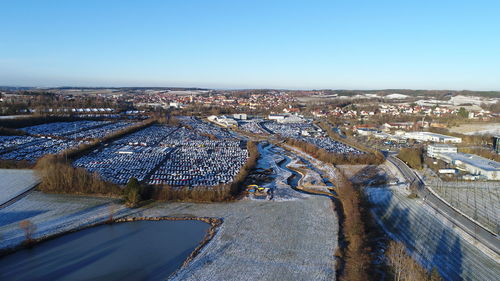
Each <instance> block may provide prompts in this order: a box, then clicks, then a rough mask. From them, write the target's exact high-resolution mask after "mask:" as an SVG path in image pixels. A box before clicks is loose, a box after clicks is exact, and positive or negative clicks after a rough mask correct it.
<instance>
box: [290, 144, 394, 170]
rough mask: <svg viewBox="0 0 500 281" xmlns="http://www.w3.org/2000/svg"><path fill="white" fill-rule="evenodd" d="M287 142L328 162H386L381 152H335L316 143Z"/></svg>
mask: <svg viewBox="0 0 500 281" xmlns="http://www.w3.org/2000/svg"><path fill="white" fill-rule="evenodd" d="M285 143H286V144H288V145H291V146H293V147H296V148H298V149H300V150H302V151H304V152H306V153H308V154H310V155H312V156H313V157H315V158H317V159H318V160H321V161H323V162H326V163H330V164H333V165H345V164H350V165H356V164H364V165H378V164H381V163H382V162H384V160H385V158H384V156H383V155H382V154H381V153H380V154H373V153H362V154H354V153H334V152H329V151H326V150H325V149H323V148H318V147H317V146H315V145H314V144H311V143H308V142H305V141H301V140H297V139H293V138H288V139H286V140H285Z"/></svg>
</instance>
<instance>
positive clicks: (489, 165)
mask: <svg viewBox="0 0 500 281" xmlns="http://www.w3.org/2000/svg"><path fill="white" fill-rule="evenodd" d="M443 154H444V155H446V156H448V157H450V158H451V159H452V160H453V161H456V160H458V161H461V162H463V163H467V164H469V165H473V166H475V167H478V168H480V169H482V170H485V171H499V172H500V163H499V162H496V161H494V160H490V159H487V158H484V157H481V156H477V155H474V154H467V153H443Z"/></svg>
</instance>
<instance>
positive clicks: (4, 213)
mask: <svg viewBox="0 0 500 281" xmlns="http://www.w3.org/2000/svg"><path fill="white" fill-rule="evenodd" d="M278 150H280V149H278ZM282 152H284V151H282ZM263 157H264V158H266V161H269V165H271V166H272V167H273V169H276V171H277V174H278V175H277V177H276V180H275V181H274V182H273V183H271V184H272V185H273V186H272V187H273V188H275V193H274V200H240V201H237V202H232V203H212V204H199V203H198V204H197V203H159V202H158V203H154V204H152V205H148V206H147V207H143V208H140V209H127V208H124V207H123V206H122V205H118V202H117V201H116V200H112V199H106V198H93V197H83V196H68V195H55V194H44V193H41V192H37V191H35V192H32V193H29V194H28V195H27V196H26V197H23V198H22V199H20V200H19V201H16V202H15V203H14V204H12V205H10V206H7V207H5V208H3V209H0V249H1V248H6V247H12V246H15V245H18V244H19V243H21V242H22V241H23V239H24V235H23V232H22V231H21V229H20V228H19V222H21V221H23V220H30V221H31V222H32V223H33V224H34V225H35V226H36V232H35V234H34V238H40V237H44V236H50V235H53V234H58V233H63V232H65V231H68V230H72V229H77V228H79V227H83V226H86V225H91V224H93V223H96V222H102V221H105V220H106V219H108V217H109V215H110V213H114V218H119V217H123V216H131V217H157V216H170V217H193V216H199V217H217V218H221V219H223V224H222V225H221V226H220V227H219V229H218V231H217V233H216V235H215V237H214V238H213V239H212V240H211V241H210V242H209V243H208V244H207V245H206V246H205V247H204V248H203V249H202V251H201V252H200V253H199V254H198V256H196V257H195V259H194V260H193V261H191V263H190V264H189V265H188V266H186V267H184V268H181V269H180V270H179V271H178V272H177V274H176V275H175V276H173V278H172V279H173V280H335V264H336V259H335V256H334V253H335V250H336V248H337V240H338V230H339V229H338V227H339V226H338V219H337V216H336V213H335V211H334V207H333V203H332V201H331V200H330V199H328V198H326V197H322V196H313V195H306V194H303V193H300V192H297V191H294V190H293V189H291V188H290V187H289V186H288V185H287V184H286V179H287V178H288V176H289V173H290V172H289V171H287V170H286V169H283V168H281V167H279V166H278V165H277V164H276V162H277V161H279V160H281V159H282V157H280V156H279V155H278V153H269V154H266V155H263Z"/></svg>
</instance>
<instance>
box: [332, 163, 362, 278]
mask: <svg viewBox="0 0 500 281" xmlns="http://www.w3.org/2000/svg"><path fill="white" fill-rule="evenodd" d="M331 180H332V183H333V184H334V186H335V191H336V193H337V198H338V199H339V201H340V204H341V207H342V218H343V219H342V231H343V235H344V238H345V240H346V242H347V247H346V248H345V250H344V253H343V256H344V270H343V272H342V274H341V279H342V280H346V281H358V280H371V278H370V274H369V273H370V264H371V257H370V255H369V253H370V249H369V246H368V241H367V235H366V230H365V224H364V221H363V218H362V205H361V200H362V199H361V194H360V192H359V190H357V189H355V187H354V186H353V184H352V183H351V182H350V181H349V179H348V178H347V177H346V176H345V175H344V174H343V173H342V172H339V173H338V174H337V177H336V178H332V179H331Z"/></svg>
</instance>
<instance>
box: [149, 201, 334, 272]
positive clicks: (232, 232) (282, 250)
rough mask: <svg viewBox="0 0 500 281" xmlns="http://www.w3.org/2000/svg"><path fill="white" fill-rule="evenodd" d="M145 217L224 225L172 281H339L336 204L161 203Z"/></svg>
mask: <svg viewBox="0 0 500 281" xmlns="http://www.w3.org/2000/svg"><path fill="white" fill-rule="evenodd" d="M140 215H144V216H157V215H171V216H193V215H194V216H213V217H220V218H223V220H224V223H223V224H222V226H221V227H220V229H219V231H218V232H217V234H216V235H215V237H214V239H213V240H212V241H210V242H209V243H208V244H207V245H206V246H205V248H204V249H203V250H202V252H201V253H200V254H199V255H198V256H197V257H196V258H195V259H194V260H193V261H192V262H191V264H190V265H189V266H188V267H186V268H183V269H182V270H180V271H179V272H178V274H177V275H176V276H175V277H174V278H173V280H334V279H335V259H334V256H333V253H334V252H335V249H336V247H337V233H338V223H337V219H336V217H335V216H334V213H333V206H332V202H331V201H330V200H328V199H326V198H323V197H317V196H314V197H313V196H311V197H309V198H306V199H302V200H285V201H254V200H244V201H240V202H236V203H230V204H187V203H185V204H182V203H175V204H157V205H156V206H155V207H154V208H151V209H148V210H145V211H144V212H143V213H140Z"/></svg>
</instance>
